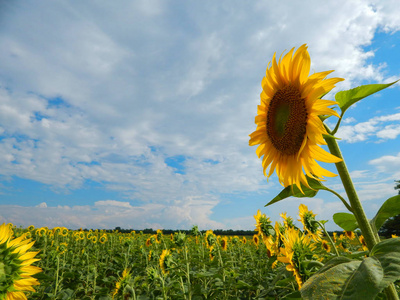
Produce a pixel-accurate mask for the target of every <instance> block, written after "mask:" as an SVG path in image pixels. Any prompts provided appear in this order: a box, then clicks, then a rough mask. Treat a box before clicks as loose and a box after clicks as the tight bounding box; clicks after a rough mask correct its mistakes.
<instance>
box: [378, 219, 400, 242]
mask: <svg viewBox="0 0 400 300" xmlns="http://www.w3.org/2000/svg"><path fill="white" fill-rule="evenodd" d="M379 234H380V235H383V236H385V237H388V238H390V237H391V236H392V234H395V235H397V236H400V215H397V216H394V217H392V218H389V219H388V220H387V221H386V222H385V223H384V224H383V225H382V227H381V229H380V230H379Z"/></svg>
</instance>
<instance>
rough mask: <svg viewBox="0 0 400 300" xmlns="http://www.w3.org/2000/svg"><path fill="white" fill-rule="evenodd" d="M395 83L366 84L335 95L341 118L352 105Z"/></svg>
mask: <svg viewBox="0 0 400 300" xmlns="http://www.w3.org/2000/svg"><path fill="white" fill-rule="evenodd" d="M397 81H398V80H397ZM397 81H394V82H392V83H387V84H367V85H361V86H358V87H356V88H353V89H350V90H347V91H341V92H338V93H336V95H335V100H336V101H337V102H338V104H339V107H340V109H341V110H342V116H343V114H344V112H345V111H346V110H347V109H348V108H349V107H350V106H351V105H353V104H354V103H356V102H358V101H360V100H361V99H364V98H365V97H368V96H370V95H372V94H374V93H376V92H379V91H381V90H383V89H385V88H387V87H389V86H391V85H392V84H395V83H396V82H397Z"/></svg>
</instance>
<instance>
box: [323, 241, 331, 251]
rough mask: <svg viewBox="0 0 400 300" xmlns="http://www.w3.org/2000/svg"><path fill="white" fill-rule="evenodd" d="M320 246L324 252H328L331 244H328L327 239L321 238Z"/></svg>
mask: <svg viewBox="0 0 400 300" xmlns="http://www.w3.org/2000/svg"><path fill="white" fill-rule="evenodd" d="M321 247H322V249H324V250H325V251H326V252H328V253H329V252H331V246H330V245H329V243H328V242H327V241H325V240H322V243H321Z"/></svg>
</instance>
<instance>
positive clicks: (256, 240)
mask: <svg viewBox="0 0 400 300" xmlns="http://www.w3.org/2000/svg"><path fill="white" fill-rule="evenodd" d="M253 242H254V245H256V246H257V247H258V244H259V243H260V239H259V238H258V235H257V234H255V235H253Z"/></svg>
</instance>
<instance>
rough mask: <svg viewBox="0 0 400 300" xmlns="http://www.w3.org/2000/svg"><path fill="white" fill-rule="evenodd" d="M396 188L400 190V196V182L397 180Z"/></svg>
mask: <svg viewBox="0 0 400 300" xmlns="http://www.w3.org/2000/svg"><path fill="white" fill-rule="evenodd" d="M394 182H396V186H395V187H394V189H395V190H399V195H400V180H395V181H394Z"/></svg>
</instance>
